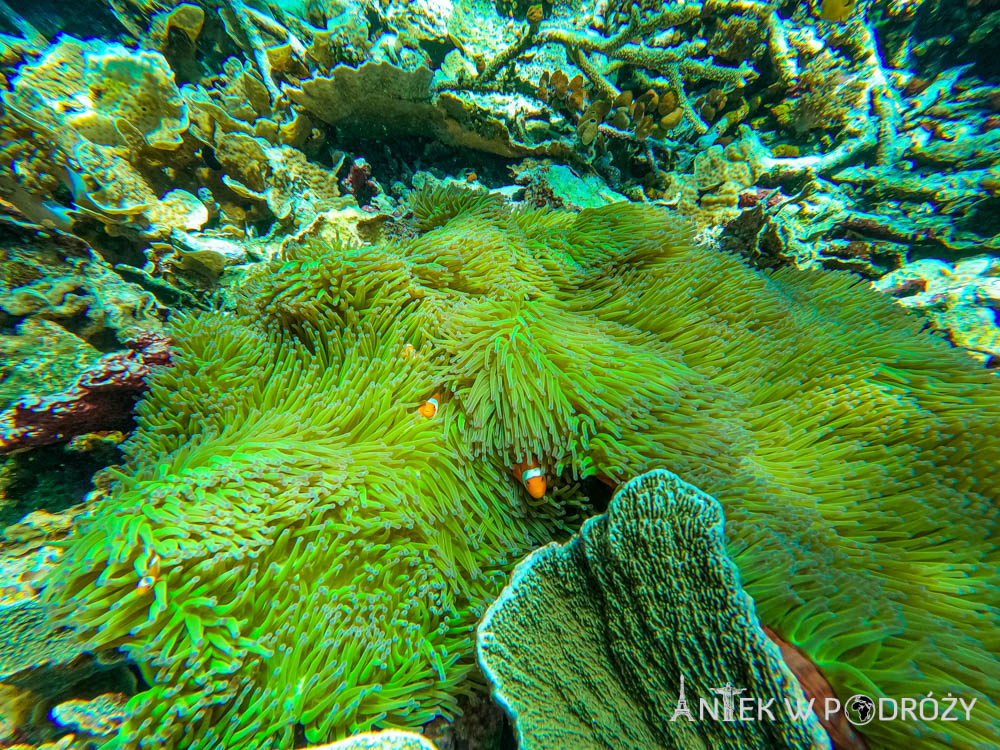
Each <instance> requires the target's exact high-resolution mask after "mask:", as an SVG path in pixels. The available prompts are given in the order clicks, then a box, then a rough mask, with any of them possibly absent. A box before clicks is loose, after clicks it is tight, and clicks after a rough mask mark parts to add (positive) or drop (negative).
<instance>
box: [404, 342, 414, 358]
mask: <svg viewBox="0 0 1000 750" xmlns="http://www.w3.org/2000/svg"><path fill="white" fill-rule="evenodd" d="M416 356H417V350H416V349H415V348H414V346H413V344H407V345H406V346H404V347H403V357H404V358H405V359H411V358H412V357H416Z"/></svg>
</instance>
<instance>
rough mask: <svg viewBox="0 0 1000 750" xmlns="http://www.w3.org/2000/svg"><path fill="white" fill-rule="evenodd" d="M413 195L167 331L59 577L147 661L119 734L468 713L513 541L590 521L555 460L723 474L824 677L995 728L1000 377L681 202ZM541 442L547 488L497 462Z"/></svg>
mask: <svg viewBox="0 0 1000 750" xmlns="http://www.w3.org/2000/svg"><path fill="white" fill-rule="evenodd" d="M419 198H420V199H419V200H417V201H416V202H415V203H414V206H413V212H414V217H413V219H412V221H413V223H414V226H415V231H416V232H417V236H415V237H413V238H411V239H403V240H398V241H394V242H391V243H388V244H385V245H376V246H355V245H350V244H345V243H343V242H337V241H336V235H335V233H333V232H332V231H331V232H330V233H327V234H326V235H325V236H324V235H323V234H312V235H310V236H309V237H308V238H306V239H305V240H304V241H303V242H302V243H301V244H299V245H293V244H288V245H286V247H285V257H284V258H283V259H282V260H280V261H275V262H273V263H272V264H271V265H270V266H269V268H268V270H267V272H266V273H263V274H256V275H255V276H254V277H252V278H251V279H248V280H247V282H246V283H244V284H242V285H241V287H240V288H241V289H242V295H243V298H242V300H241V301H240V302H239V304H238V305H237V309H236V311H235V314H230V315H225V316H220V315H203V316H199V317H191V318H186V319H184V320H182V321H179V322H178V324H177V326H176V330H175V335H176V342H175V344H176V355H175V359H174V364H173V366H172V367H171V368H168V369H165V370H163V371H162V372H161V373H160V374H159V375H158V376H157V377H156V378H154V383H153V385H152V388H151V390H150V392H149V395H148V396H147V398H146V399H145V400H144V401H143V403H142V405H141V406H140V408H139V413H140V427H139V430H138V431H137V433H136V434H135V435H134V436H133V438H132V440H131V441H130V442H129V444H128V445H127V452H128V455H129V460H128V464H127V466H126V469H125V471H123V472H122V474H121V476H120V480H119V482H118V484H117V486H116V489H115V490H114V492H113V493H112V495H111V496H109V497H108V498H107V499H106V500H103V501H102V502H101V503H100V504H98V505H97V506H96V507H95V508H94V510H93V515H92V516H91V517H90V518H89V519H88V521H87V522H85V524H83V525H82V526H81V528H79V530H78V531H77V532H76V533H75V535H74V538H73V541H72V543H71V545H70V547H69V548H68V550H67V553H66V557H65V561H64V563H63V569H64V571H65V578H64V579H63V580H62V582H61V584H60V585H59V586H58V587H56V588H53V589H50V591H51V592H52V593H53V595H54V596H55V597H56V599H57V601H58V602H59V604H60V607H61V608H62V609H61V611H62V612H64V614H65V615H66V617H67V618H69V621H70V622H72V623H73V624H74V625H75V627H76V628H77V629H78V631H79V632H80V634H81V636H82V637H83V638H84V639H85V642H86V643H87V644H88V645H89V646H90V647H91V648H106V647H111V646H118V647H121V648H123V649H124V650H125V651H126V653H128V654H129V655H130V656H131V658H133V659H134V660H135V661H136V662H137V663H139V664H140V665H141V668H142V670H143V673H144V675H145V677H146V680H147V682H148V684H149V685H150V688H149V690H147V691H144V692H142V693H140V694H138V695H137V696H135V697H134V698H132V699H131V700H130V702H129V705H128V714H129V715H128V717H127V718H126V720H125V722H124V724H123V725H122V729H121V731H120V732H119V734H118V735H117V737H116V740H115V743H124V744H128V743H131V742H133V741H136V740H137V739H138V737H140V736H142V737H146V738H150V737H152V738H156V740H157V741H163V742H166V743H169V744H174V745H177V744H179V745H185V746H188V745H198V744H199V743H203V742H209V741H211V742H216V741H219V742H223V743H224V744H226V745H228V746H233V747H236V746H244V745H248V744H249V743H250V739H249V738H250V737H251V736H252V737H254V738H255V739H254V740H253V742H254V743H255V744H254V746H257V745H258V744H259V745H260V746H265V745H267V746H270V745H271V744H273V743H284V742H286V741H287V738H288V737H289V736H290V733H291V732H292V729H293V725H294V723H295V722H296V721H297V722H300V723H302V724H303V725H304V726H305V729H306V737H307V738H308V739H310V741H321V740H329V739H335V738H336V737H339V736H344V735H345V734H347V733H349V732H352V731H359V730H365V729H367V728H370V727H378V726H380V725H382V724H389V723H391V724H395V725H404V726H417V725H419V724H420V723H422V722H425V721H427V720H428V719H430V718H431V717H433V716H434V715H435V714H437V713H439V712H442V713H445V714H448V713H451V712H452V711H453V710H454V705H455V704H454V695H455V693H456V691H461V690H462V688H461V687H459V684H460V682H461V680H462V679H463V678H464V677H465V676H466V675H467V674H468V672H469V669H470V668H471V656H472V654H471V628H472V627H473V626H474V624H475V621H476V619H477V618H478V615H479V614H480V613H481V611H482V608H483V607H484V606H485V605H486V603H488V601H489V600H490V599H492V598H493V596H495V595H496V593H497V592H498V591H499V587H500V586H501V584H502V579H503V578H504V576H505V574H506V571H507V570H508V569H509V566H510V564H511V563H512V560H511V558H510V556H511V555H516V554H518V552H519V551H525V550H526V549H527V548H528V547H530V546H532V545H533V544H534V543H536V542H537V541H539V540H542V539H551V538H553V536H557V535H558V534H559V533H560V532H561V530H562V529H565V525H566V524H567V523H570V522H572V517H573V516H572V515H565V514H567V513H570V514H572V509H573V508H574V507H578V505H579V502H580V498H579V496H578V494H576V493H577V490H575V489H574V487H575V486H576V485H575V484H573V483H572V482H570V483H569V484H566V482H567V481H568V480H572V479H573V478H584V477H588V476H594V475H596V476H601V477H604V478H605V479H606V480H607V481H609V482H614V483H617V482H619V481H622V480H625V479H628V478H629V477H631V476H634V475H635V474H638V473H641V472H643V471H646V470H649V469H652V468H655V467H657V466H667V467H669V468H670V470H671V471H673V472H675V473H676V474H678V475H681V476H684V477H685V478H686V480H687V481H691V482H692V483H694V484H696V485H698V486H700V487H702V488H704V489H705V491H707V492H711V493H712V494H713V495H714V496H715V497H718V498H719V500H720V502H722V504H723V506H724V507H725V509H726V513H727V517H728V519H727V524H728V534H727V553H728V555H729V556H730V558H731V559H732V560H733V561H734V562H735V564H736V565H737V566H738V568H739V570H740V576H741V581H742V584H743V587H744V589H745V590H746V591H747V593H748V594H749V595H750V596H752V597H753V599H754V601H755V604H756V609H757V615H758V617H759V618H760V619H761V621H762V622H763V623H764V624H766V625H767V626H768V627H770V628H771V629H772V630H773V631H774V632H775V633H776V635H777V636H778V637H779V638H781V639H782V640H783V641H784V642H787V643H789V644H791V645H793V646H795V647H798V648H799V649H801V651H802V653H804V654H805V655H806V656H807V657H808V659H809V660H811V661H812V663H813V664H815V665H816V666H817V667H819V668H820V669H821V670H822V672H823V674H824V675H825V676H826V677H827V679H828V680H829V682H830V685H831V686H832V688H833V690H834V691H835V692H836V694H837V695H841V696H845V695H851V694H853V693H856V692H866V691H870V692H872V693H873V694H877V695H885V694H890V695H895V696H899V695H901V694H905V693H908V692H909V691H911V690H912V689H914V685H916V684H918V685H919V688H917V689H919V690H921V691H926V690H933V691H934V692H935V693H938V692H941V693H945V692H948V691H951V692H953V693H958V694H962V695H965V696H976V697H977V700H978V701H979V702H978V704H977V714H976V715H975V716H974V717H973V720H972V721H970V722H963V723H961V724H960V725H951V726H950V727H942V726H940V725H939V724H936V723H935V722H932V721H920V722H914V723H907V724H902V723H885V724H880V725H877V726H872V727H871V728H870V732H869V736H870V738H871V739H872V741H874V742H881V743H883V744H892V743H900V742H907V743H910V744H913V743H914V741H915V738H916V737H917V735H918V733H919V735H920V736H923V737H928V738H940V737H942V736H945V734H947V736H948V737H949V742H950V743H951V745H952V746H954V747H974V746H976V744H977V743H979V742H981V741H982V740H983V738H984V737H990V736H993V734H994V733H995V732H996V730H997V726H998V723H1000V710H998V709H997V707H996V705H995V704H994V703H993V702H992V701H991V699H990V698H989V677H988V675H989V674H991V673H992V672H993V671H995V669H996V661H995V659H996V657H995V654H996V653H997V644H996V633H997V632H1000V631H998V630H997V627H996V624H997V623H996V621H995V620H996V612H997V609H996V602H995V596H994V589H993V588H992V587H991V581H992V579H993V577H994V576H995V575H996V572H995V571H996V568H995V566H996V562H997V561H996V558H995V546H994V545H993V542H992V541H991V540H992V539H993V538H994V537H995V527H996V522H997V518H996V515H997V511H996V500H997V487H996V485H995V483H993V481H992V480H991V476H992V474H991V472H992V471H993V467H994V466H995V464H996V462H997V461H998V460H1000V455H998V451H1000V447H998V445H997V443H996V441H995V438H994V437H993V436H994V435H995V432H996V429H997V424H998V421H1000V384H998V383H997V381H996V379H995V377H994V376H993V375H992V374H991V373H990V372H988V371H986V370H982V369H980V368H977V367H976V366H975V363H974V362H973V361H972V360H970V359H969V358H968V356H967V355H965V354H964V353H962V352H960V351H956V350H954V349H952V348H951V347H950V346H949V345H948V344H947V343H946V342H944V341H942V340H940V339H939V338H937V337H935V336H933V335H932V334H929V333H926V332H921V331H920V322H919V321H918V320H914V319H913V318H911V317H910V316H909V315H908V314H907V313H906V312H905V311H903V310H901V309H900V308H899V307H898V306H896V305H895V304H894V303H893V302H892V300H891V299H889V298H887V297H886V296H884V295H881V294H879V293H878V292H875V291H873V290H870V289H867V288H865V287H864V285H859V284H858V283H857V281H856V280H855V279H853V278H851V277H850V276H848V275H843V274H836V273H829V272H828V273H819V272H809V273H806V272H799V271H796V270H794V269H781V270H780V271H778V272H775V273H773V274H770V275H767V276H764V275H760V274H758V273H756V272H754V271H752V270H750V269H748V268H747V267H745V266H744V265H743V264H742V263H741V262H740V261H738V260H737V259H736V258H734V257H731V256H728V255H725V254H720V253H717V252H713V251H710V250H705V249H700V248H698V247H694V246H692V243H691V238H690V234H689V233H688V230H687V229H686V228H685V226H684V224H683V223H682V222H680V221H678V219H677V217H676V216H672V215H670V214H668V213H665V212H662V211H657V210H654V209H651V208H647V207H642V206H637V205H634V204H628V203H616V204H612V205H610V206H606V207H603V208H598V209H585V210H583V211H581V212H580V213H579V214H575V215H574V214H571V213H560V212H551V211H512V210H510V209H509V208H506V207H505V206H504V205H503V204H502V203H501V202H499V200H498V199H496V198H495V197H492V196H490V195H488V194H481V193H468V194H462V193H456V192H453V191H447V192H443V191H439V192H434V193H429V194H427V193H425V194H421V195H420V196H419ZM624 363H627V366H623V364H624ZM436 393H437V394H440V398H438V401H439V407H438V409H437V410H436V413H435V415H434V416H432V417H430V418H427V417H426V415H424V414H423V410H420V407H421V405H422V404H423V403H424V402H425V401H427V400H428V399H430V398H431V397H432V395H434V394H436ZM435 398H437V397H436V396H435ZM914 435H919V436H920V438H919V439H918V440H917V439H914V437H913V436H914ZM530 462H537V464H538V465H539V473H540V474H541V475H542V476H545V477H548V479H549V480H550V485H549V490H548V494H547V495H546V496H545V497H544V498H538V499H536V498H535V497H533V496H532V495H530V494H529V493H528V492H527V491H526V489H525V487H524V486H523V485H522V482H521V481H520V477H515V476H512V475H511V473H510V467H513V466H515V465H516V464H519V463H530ZM470 529H474V530H475V533H474V534H469V530H470ZM873 539H878V543H873V542H872V540H873ZM428 545H429V546H428ZM428 549H434V550H437V551H436V552H435V554H434V555H433V556H428V555H427V554H425V552H424V550H428ZM250 623H253V624H252V625H250ZM304 653H308V654H309V655H310V656H309V657H308V659H307V660H305V661H303V660H302V658H301V655H302V654H304ZM382 665H385V668H384V669H383V668H382ZM404 665H406V666H405V669H404ZM918 674H919V676H920V677H921V678H922V679H921V680H920V681H919V682H917V677H918ZM165 705H169V706H170V707H171V708H170V710H164V709H163V706H165ZM928 741H932V742H933V741H937V740H935V739H932V740H928Z"/></svg>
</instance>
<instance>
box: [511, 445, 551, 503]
mask: <svg viewBox="0 0 1000 750" xmlns="http://www.w3.org/2000/svg"><path fill="white" fill-rule="evenodd" d="M512 471H513V474H514V478H515V479H519V480H520V481H521V484H523V485H524V488H525V489H526V490H527V491H528V494H529V495H531V496H532V497H533V498H535V499H536V500H539V499H541V498H543V497H545V490H546V489H547V485H546V483H545V472H543V471H542V467H541V465H540V464H539V463H538V461H536V460H535V457H534V456H530V457H529V458H528V460H527V461H525V462H523V463H519V464H515V465H514V468H513V470H512Z"/></svg>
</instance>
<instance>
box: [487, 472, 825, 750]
mask: <svg viewBox="0 0 1000 750" xmlns="http://www.w3.org/2000/svg"><path fill="white" fill-rule="evenodd" d="M722 525H723V518H722V507H721V506H720V505H719V503H718V502H717V501H716V500H715V499H713V498H712V497H710V496H708V495H706V494H704V493H703V492H700V491H699V490H698V489H697V488H695V487H692V486H691V485H689V484H686V483H685V482H682V481H681V480H680V479H678V478H677V477H676V476H675V475H674V474H671V473H670V472H668V471H663V470H657V471H652V472H649V473H647V474H643V475H641V476H639V477H637V478H636V479H633V480H631V481H630V482H628V483H627V484H625V485H624V486H623V487H622V488H621V489H620V490H619V491H618V493H617V494H616V495H615V497H614V499H613V500H612V501H611V505H610V507H609V509H608V513H607V514H606V515H601V516H597V517H595V518H591V519H590V520H588V521H587V522H586V523H585V524H584V525H583V528H582V529H581V530H580V533H579V535H578V536H575V537H574V538H573V539H572V541H571V542H569V543H568V544H566V545H565V546H562V545H558V544H555V543H553V544H549V545H546V546H545V547H542V548H541V549H539V550H536V551H535V552H533V553H532V554H531V555H529V556H528V557H527V558H525V559H524V560H522V561H521V562H520V563H519V564H518V566H517V568H516V569H515V570H514V574H513V577H512V580H511V583H510V585H509V586H508V587H507V588H506V589H504V591H503V593H501V595H500V597H499V598H498V599H497V601H496V602H495V603H494V604H493V605H492V606H491V607H490V608H489V610H487V613H486V615H485V617H484V618H483V621H482V623H481V624H480V626H479V636H478V638H477V648H478V653H479V660H480V663H481V664H482V666H483V670H484V671H485V672H486V675H487V677H489V679H490V681H491V682H492V683H493V685H494V688H495V692H496V695H497V697H498V698H499V700H500V701H501V703H502V704H503V705H504V706H505V707H506V708H507V710H508V711H509V713H510V714H511V717H512V718H513V719H514V720H515V722H516V725H517V734H518V746H519V747H521V748H524V749H525V750H531V749H532V748H535V749H538V750H544V749H548V748H570V747H572V748H580V749H581V750H582V749H583V748H603V747H622V748H624V747H642V748H650V750H652V749H653V748H657V749H660V748H662V749H664V750H666V748H675V747H682V748H740V749H741V750H749V749H750V748H767V749H768V750H777V748H810V747H815V748H824V747H829V744H830V743H829V740H828V738H827V735H826V732H825V731H824V730H823V728H822V727H821V726H820V724H819V722H818V721H817V719H816V716H815V715H814V714H812V712H810V711H808V710H806V711H804V712H801V714H798V711H800V710H801V709H799V708H798V707H799V706H800V705H802V704H804V703H805V698H804V695H803V694H802V691H801V690H800V689H799V686H798V683H797V682H796V680H795V677H794V676H793V675H792V673H791V672H790V671H789V669H788V667H787V666H786V665H785V663H784V661H782V658H781V654H780V652H779V650H778V647H777V646H776V645H774V644H773V643H772V642H771V641H770V640H768V638H767V636H766V635H765V633H764V631H763V629H762V628H761V625H760V622H759V621H758V620H757V616H756V614H755V613H754V607H753V601H752V600H751V599H750V597H749V596H747V594H746V593H745V592H744V591H743V590H742V589H741V588H740V583H739V573H738V571H737V570H736V567H735V566H734V565H733V563H732V561H731V560H729V558H728V557H727V556H726V548H725V535H724V534H723V528H722ZM682 679H683V680H684V684H683V685H682V684H681V680H682ZM727 683H728V684H731V685H733V686H735V687H736V689H738V690H741V692H742V694H741V695H740V698H750V700H752V701H753V700H759V701H760V703H766V702H767V701H768V700H770V699H773V700H774V704H773V705H774V707H775V709H774V716H772V720H770V721H760V722H753V721H749V722H747V721H738V722H730V721H696V720H693V719H694V717H695V716H699V711H700V708H699V706H700V701H704V702H705V703H707V704H709V705H712V700H713V696H712V695H711V694H710V691H711V690H713V688H721V687H722V686H723V685H724V684H727ZM743 691H745V692H743ZM682 695H683V696H685V700H686V701H690V703H689V704H688V703H684V704H682V703H680V700H681V696H682ZM716 700H717V697H716ZM683 706H690V708H689V709H688V710H689V711H691V716H690V719H691V720H689V719H688V718H685V715H684V714H683V713H680V712H679V711H676V710H675V707H683ZM716 711H717V709H716ZM793 711H795V712H796V713H797V715H801V716H802V720H799V721H796V720H795V719H793V718H792V712H793ZM717 713H718V714H719V716H720V717H722V718H725V714H724V713H720V712H718V711H717Z"/></svg>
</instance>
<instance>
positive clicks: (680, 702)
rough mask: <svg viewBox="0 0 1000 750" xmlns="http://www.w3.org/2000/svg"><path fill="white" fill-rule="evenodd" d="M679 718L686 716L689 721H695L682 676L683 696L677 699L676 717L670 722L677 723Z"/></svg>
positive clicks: (672, 717) (671, 718) (682, 676)
mask: <svg viewBox="0 0 1000 750" xmlns="http://www.w3.org/2000/svg"><path fill="white" fill-rule="evenodd" d="M678 716H686V717H687V720H688V721H694V717H693V716H692V715H691V709H690V708H688V704H687V699H686V698H685V697H684V675H681V694H680V696H679V697H678V698H677V706H676V707H675V708H674V715H673V716H671V717H670V721H677V717H678Z"/></svg>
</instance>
